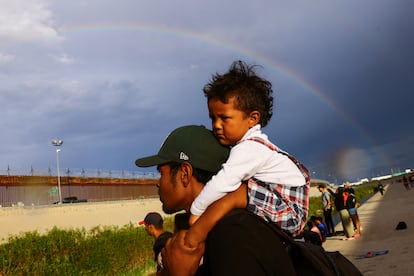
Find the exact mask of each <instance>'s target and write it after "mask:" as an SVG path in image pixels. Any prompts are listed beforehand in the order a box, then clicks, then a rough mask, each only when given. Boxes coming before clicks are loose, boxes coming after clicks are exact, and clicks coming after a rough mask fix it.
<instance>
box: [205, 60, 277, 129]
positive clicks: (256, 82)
mask: <svg viewBox="0 0 414 276" xmlns="http://www.w3.org/2000/svg"><path fill="white" fill-rule="evenodd" d="M255 67H256V65H247V64H246V63H245V62H243V61H240V60H239V61H235V62H233V63H232V65H231V67H230V69H229V71H228V72H227V73H225V74H223V75H220V74H218V73H216V74H215V75H213V76H212V79H211V82H209V83H207V84H206V85H205V86H204V88H203V91H204V95H205V96H206V97H207V101H209V100H210V99H212V98H219V99H220V100H221V101H222V102H223V103H227V102H228V100H229V99H230V98H231V97H236V100H237V108H239V109H240V110H241V111H243V112H245V113H246V114H250V112H252V111H255V110H256V111H259V112H260V121H259V124H260V125H261V126H262V127H265V126H266V125H267V123H268V122H269V121H270V118H272V115H273V112H272V109H273V96H272V93H273V91H272V84H271V83H270V82H269V81H267V80H265V79H263V78H260V77H259V76H257V75H256V72H255V70H254V69H255Z"/></svg>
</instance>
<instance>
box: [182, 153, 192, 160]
mask: <svg viewBox="0 0 414 276" xmlns="http://www.w3.org/2000/svg"><path fill="white" fill-rule="evenodd" d="M188 159H190V158H189V157H188V156H187V154H185V153H184V152H180V160H188Z"/></svg>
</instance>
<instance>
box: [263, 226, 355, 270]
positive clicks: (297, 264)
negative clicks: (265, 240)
mask: <svg viewBox="0 0 414 276" xmlns="http://www.w3.org/2000/svg"><path fill="white" fill-rule="evenodd" d="M269 225H270V226H271V227H272V229H273V230H274V232H275V233H276V234H277V235H278V236H279V237H280V238H281V239H282V241H283V242H284V244H285V246H286V250H287V251H288V254H289V256H290V258H291V260H292V264H293V267H294V268H295V270H296V274H297V275H299V276H302V275H303V276H348V275H352V276H359V275H361V276H362V275H363V274H362V273H361V271H359V269H358V268H357V267H356V266H355V265H354V264H353V263H352V262H351V261H349V260H348V259H347V258H346V257H345V256H344V255H342V254H341V253H340V252H339V251H333V252H329V251H325V249H323V247H322V246H318V245H315V244H313V243H310V242H304V241H298V240H295V239H293V238H292V237H291V236H289V235H288V234H286V233H285V232H283V230H281V229H280V228H279V227H278V226H276V225H274V224H270V223H269Z"/></svg>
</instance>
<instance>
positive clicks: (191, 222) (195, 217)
mask: <svg viewBox="0 0 414 276" xmlns="http://www.w3.org/2000/svg"><path fill="white" fill-rule="evenodd" d="M199 217H200V216H196V215H193V214H191V215H190V218H189V219H188V224H189V225H190V226H191V225H193V224H194V223H195V222H196V221H197V220H198V218H199Z"/></svg>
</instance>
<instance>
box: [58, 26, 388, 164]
mask: <svg viewBox="0 0 414 276" xmlns="http://www.w3.org/2000/svg"><path fill="white" fill-rule="evenodd" d="M119 30H122V31H140V32H146V33H152V34H154V33H155V34H160V35H168V36H176V37H178V38H181V39H182V38H184V39H190V40H194V41H198V42H203V43H207V44H208V45H212V46H216V47H219V48H221V49H226V50H229V51H232V52H236V53H238V54H239V55H241V56H245V57H247V58H249V59H251V60H252V61H254V62H255V63H257V64H260V65H262V66H263V67H265V68H266V67H270V68H271V69H272V70H275V71H277V72H278V73H280V74H282V75H284V76H286V77H287V78H288V79H291V80H292V81H294V82H295V83H297V84H299V85H300V86H301V87H302V88H303V89H304V91H308V92H309V93H311V94H313V95H314V96H315V97H317V99H318V100H320V101H321V102H322V103H323V104H325V105H327V106H328V107H329V108H331V109H332V110H333V111H335V112H337V113H338V114H339V115H340V116H341V118H343V119H344V120H345V121H346V122H347V123H348V124H349V125H350V126H351V127H352V128H353V129H355V130H356V132H357V133H359V134H360V135H361V136H362V137H363V138H364V139H365V140H366V142H367V143H368V144H369V145H371V146H372V147H373V148H376V150H377V151H378V153H379V155H380V156H381V157H382V158H383V159H384V161H385V162H387V163H388V164H389V165H390V166H391V162H390V160H389V158H387V156H386V155H385V153H383V152H382V151H381V150H380V149H379V147H377V146H376V145H377V143H376V141H375V140H374V139H373V138H372V137H371V136H370V135H369V134H368V133H367V131H365V130H364V129H363V128H362V126H361V125H360V124H359V123H358V121H357V120H355V119H354V118H352V116H350V115H349V114H347V113H346V112H345V111H344V110H343V109H342V108H341V107H340V106H339V105H338V104H337V103H336V102H335V101H334V100H333V99H332V98H331V97H330V96H329V95H328V94H327V93H325V92H324V91H322V90H321V89H319V88H318V87H316V86H315V85H313V84H312V83H310V82H308V81H307V80H306V79H305V78H304V77H302V76H301V75H300V74H298V73H297V72H295V71H293V70H292V69H290V68H288V67H287V66H285V65H284V64H282V63H279V62H277V61H276V60H274V59H273V58H270V57H268V56H266V55H264V54H262V53H259V52H257V51H255V50H253V49H251V48H248V47H244V46H243V45H241V44H240V43H236V42H234V41H231V40H229V39H226V38H223V37H217V36H215V35H211V34H208V33H200V32H196V31H193V30H191V29H185V28H179V27H175V26H171V25H165V24H148V23H142V22H141V23H137V22H110V23H95V24H88V25H81V24H78V25H76V24H74V25H67V26H62V27H60V28H58V29H57V31H58V33H59V34H60V35H62V36H65V34H68V33H79V32H101V31H105V32H107V31H119Z"/></svg>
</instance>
